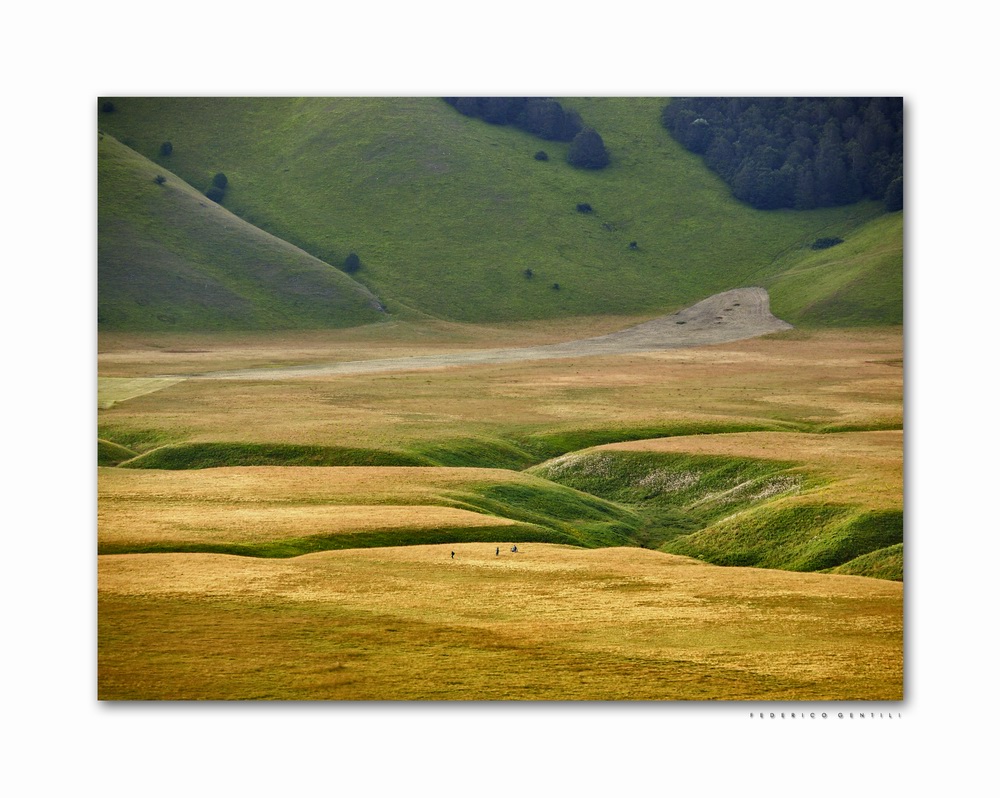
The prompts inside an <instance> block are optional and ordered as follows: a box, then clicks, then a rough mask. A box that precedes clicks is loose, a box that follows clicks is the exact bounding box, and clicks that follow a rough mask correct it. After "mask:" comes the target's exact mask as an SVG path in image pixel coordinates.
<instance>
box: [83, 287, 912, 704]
mask: <svg viewBox="0 0 1000 798" xmlns="http://www.w3.org/2000/svg"><path fill="white" fill-rule="evenodd" d="M752 299H753V298H752V296H750V295H743V294H741V295H740V296H739V297H734V296H728V297H727V296H723V298H722V299H721V300H720V299H719V298H716V301H717V302H721V303H722V304H720V305H717V306H716V305H711V307H709V306H708V305H705V306H703V307H702V308H701V310H698V311H697V312H694V310H695V309H689V310H690V311H691V312H690V313H689V311H681V312H680V313H678V314H675V317H666V318H665V319H661V320H659V321H655V322H650V323H649V324H647V325H645V326H643V325H642V324H640V325H639V326H638V327H636V326H634V322H633V326H632V327H631V328H630V329H627V330H623V331H622V332H620V333H616V332H615V329H616V327H615V326H614V324H613V322H612V320H607V319H605V320H595V321H593V322H591V325H592V326H591V328H590V330H589V332H590V334H589V335H587V332H588V329H587V327H586V325H583V324H580V325H577V326H576V327H574V326H573V323H568V324H567V326H566V330H569V329H570V328H572V331H573V332H574V333H580V332H582V333H584V334H583V335H576V336H575V337H574V338H573V339H570V338H565V337H564V338H563V340H574V341H575V343H571V344H565V343H560V336H558V335H556V336H555V339H554V340H553V336H552V333H551V332H549V333H545V332H544V331H541V330H535V331H530V330H529V331H527V332H518V331H516V330H507V331H501V332H500V333H497V332H496V331H486V330H477V329H475V328H461V327H451V328H441V327H434V326H433V325H428V326H426V327H424V328H421V329H420V331H419V334H417V335H414V330H413V329H406V330H399V331H397V332H398V333H399V335H397V336H396V337H394V334H393V332H392V330H391V329H389V328H385V327H383V328H376V327H372V328H368V329H362V330H357V331H337V332H334V333H331V334H330V335H329V336H325V335H320V334H316V335H315V336H314V337H312V338H310V337H308V336H305V337H303V336H301V335H299V336H297V337H296V336H295V335H291V336H289V337H282V336H280V335H279V336H277V337H271V338H268V337H266V336H263V337H259V338H257V339H253V340H251V339H249V338H242V339H241V338H236V339H234V338H233V337H232V336H227V335H219V336H215V337H213V336H207V335H205V336H191V337H189V338H187V339H185V340H183V341H182V340H170V341H166V340H159V339H156V338H155V336H153V337H151V336H140V335H136V336H132V337H131V338H128V337H118V338H115V337H114V336H111V337H108V338H107V340H106V341H105V342H104V343H102V352H101V355H100V360H99V367H100V390H101V392H102V394H101V397H100V401H99V407H100V408H101V409H100V410H99V434H100V437H101V438H102V443H101V446H100V448H99V456H100V457H101V458H102V464H103V466H104V467H101V468H99V474H98V492H99V498H98V513H99V519H98V547H99V555H98V593H99V610H98V660H99V674H98V681H99V686H98V692H99V696H100V697H101V698H102V699H152V698H162V699H187V698H191V699H195V698H203V699H256V698H271V699H283V698H292V699H325V698H335V699H351V700H379V699H389V700H392V699H420V700H423V699H447V700H451V699H460V700H493V699H498V700H499V699H525V700H529V699H538V700H575V699H591V700H627V699H631V700H675V699H681V700H779V699H780V700H833V699H837V700H885V701H898V700H901V699H902V693H903V678H902V669H903V662H902V660H903V644H902V635H903V588H902V583H901V579H902V509H903V506H902V475H903V471H902V455H903V440H902V369H901V365H902V333H901V330H899V329H892V330H847V331H841V332H831V331H827V332H822V333H806V332H799V331H790V332H785V333H780V334H779V335H776V336H775V335H772V336H767V337H757V338H753V339H747V340H731V339H720V340H716V341H715V342H714V343H710V342H702V343H703V344H705V345H700V346H693V347H690V348H676V347H677V346H681V345H680V344H678V343H677V342H678V341H679V340H681V339H683V337H684V336H693V337H691V338H690V339H689V340H691V341H694V340H696V339H697V338H698V336H699V335H702V334H705V335H709V336H711V335H716V334H717V333H716V331H715V330H714V329H713V328H714V327H715V326H716V325H715V322H716V321H718V319H716V316H720V315H722V316H724V317H726V318H727V319H728V318H732V319H734V320H735V319H743V320H744V321H745V322H746V323H747V324H751V323H753V319H755V318H757V319H760V320H762V323H763V324H765V327H761V328H760V330H759V331H758V332H757V333H754V335H760V334H762V333H763V332H767V331H768V329H771V328H767V327H766V325H771V324H774V323H777V324H778V325H783V323H781V322H778V321H777V320H773V321H770V320H768V317H769V314H766V313H765V312H764V311H766V302H765V303H764V304H760V303H757V304H755V303H754V302H753V301H752ZM765 299H766V295H765ZM696 307H697V306H696ZM726 308H729V310H728V311H727V310H726ZM685 313H688V314H689V315H687V316H685V315H684V314H685ZM770 319H773V317H770ZM637 321H640V322H641V321H642V320H637ZM679 321H684V322H685V323H684V324H679V323H678V322H679ZM735 323H736V322H735V321H734V324H735ZM739 323H740V324H742V323H744V322H739ZM623 326H627V325H622V324H619V325H618V327H617V329H621V327H623ZM681 330H683V331H684V332H680V331H681ZM699 330H701V331H702V332H699ZM421 335H423V336H424V338H423V339H421ZM547 335H548V336H549V337H548V338H546V336H547ZM380 336H384V338H380ZM484 343H486V344H487V347H489V346H490V344H499V346H500V347H505V346H506V347H517V348H525V347H526V349H524V352H523V353H522V354H525V353H526V354H528V355H529V356H530V359H529V360H523V361H520V360H515V359H505V358H506V356H504V357H500V358H496V357H494V356H490V357H487V358H486V359H485V360H484V359H483V358H482V353H483V351H484V347H483V344H484ZM486 351H492V352H497V351H500V352H510V351H513V349H512V348H507V349H496V348H494V349H492V350H489V349H486ZM331 355H333V356H332V357H331ZM415 361H416V362H415ZM334 362H339V363H340V364H341V365H340V366H331V363H334ZM360 362H367V363H369V364H372V363H375V364H378V365H376V366H375V367H373V368H371V369H369V370H368V372H367V373H365V370H364V368H359V366H358V365H357V364H358V363H360ZM424 367H426V368H424ZM338 369H341V370H340V371H338ZM213 372H214V373H213ZM164 375H174V376H173V377H166V376H164ZM195 375H197V376H195ZM181 377H185V378H181ZM192 377H193V378H192ZM278 377H281V379H277V378H278ZM568 544H571V545H568ZM514 545H516V546H517V548H518V551H517V552H516V553H515V552H513V551H511V548H512V547H513V546H514ZM452 553H454V556H452ZM680 555H687V556H680ZM713 562H714V563H721V564H725V565H727V566H729V567H720V566H719V565H713V564H711V563H713ZM748 565H753V566H756V567H744V566H748ZM778 569H784V570H778ZM803 571H811V572H803ZM818 571H824V572H823V573H819V572H818ZM872 576H879V577H882V578H870V577H872Z"/></svg>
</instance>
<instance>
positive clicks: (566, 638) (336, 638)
mask: <svg viewBox="0 0 1000 798" xmlns="http://www.w3.org/2000/svg"><path fill="white" fill-rule="evenodd" d="M520 548H521V551H520V552H519V553H517V554H514V553H512V552H510V551H509V549H507V548H503V549H501V554H500V556H499V557H498V556H497V555H496V553H495V547H494V546H492V545H484V544H474V543H465V544H455V545H453V546H410V547H399V548H386V549H354V550H348V551H338V552H324V553H320V554H311V555H305V556H302V557H296V558H293V559H289V560H262V559H250V558H244V557H232V556H225V555H214V554H202V555H193V554H158V555H116V556H104V557H101V558H100V561H99V569H98V572H99V584H100V601H99V606H100V609H99V613H100V615H99V617H100V622H99V667H100V686H99V695H100V697H101V698H161V699H199V698H200V699H217V698H241V699H352V700H354V699H356V700H371V699H386V700H394V699H417V700H426V699H445V700H450V699H472V700H494V699H537V700H573V699H591V700H662V699H685V700H698V699H725V700H746V699H755V700H770V699H774V700H826V699H871V700H890V701H892V700H899V699H901V698H902V665H903V663H902V633H903V628H902V598H903V588H902V585H901V584H899V583H896V582H887V581H883V580H874V579H866V578H863V577H849V576H828V575H820V574H793V573H787V572H783V571H773V570H763V569H751V568H731V569H726V568H717V567H713V566H708V565H703V564H701V563H698V562H697V561H694V560H690V559H687V558H684V557H674V556H671V555H667V554H660V553H656V552H651V551H646V550H642V549H599V550H580V549H575V548H572V547H564V546H553V545H548V544H525V545H523V546H521V547H520ZM451 551H454V552H455V558H454V559H452V558H451V557H450V552H451ZM140 665H141V667H137V666H140Z"/></svg>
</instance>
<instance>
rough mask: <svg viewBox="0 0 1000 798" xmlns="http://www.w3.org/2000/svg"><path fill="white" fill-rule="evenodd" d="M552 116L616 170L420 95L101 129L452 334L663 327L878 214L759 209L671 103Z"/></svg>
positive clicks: (215, 107) (201, 101)
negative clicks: (665, 319) (443, 323)
mask: <svg viewBox="0 0 1000 798" xmlns="http://www.w3.org/2000/svg"><path fill="white" fill-rule="evenodd" d="M562 102H563V105H564V106H566V107H568V108H575V109H576V110H578V111H579V112H580V113H581V114H582V116H583V119H584V121H585V122H586V123H588V124H591V125H593V126H594V127H596V128H597V130H599V131H600V133H601V135H602V136H603V137H604V140H605V142H606V143H607V146H608V148H609V150H610V152H611V156H612V162H611V165H610V166H609V167H608V168H606V169H604V170H601V171H598V172H594V171H588V170H578V169H574V168H572V167H570V166H568V165H567V164H566V163H565V160H564V158H565V153H566V149H567V147H568V145H566V144H561V143H554V142H543V141H541V140H539V139H536V138H533V137H532V136H530V135H528V134H526V133H523V132H521V131H518V130H515V129H512V128H507V127H496V126H492V125H489V124H487V123H485V122H483V121H480V120H477V119H470V118H466V117H463V116H462V115H460V114H459V113H457V112H456V111H455V110H454V109H452V108H451V107H449V106H448V105H447V104H446V103H444V102H443V101H441V100H439V99H436V98H425V97H411V98H339V99H336V98H335V99H330V98H228V99H227V98H116V99H114V104H115V107H116V110H115V111H114V112H113V113H108V114H104V113H102V114H100V115H99V119H98V122H99V125H100V127H101V129H103V130H105V131H107V132H109V133H112V134H114V135H115V136H117V137H119V138H120V139H121V140H122V141H124V142H125V143H127V144H129V145H130V146H131V147H133V148H134V149H136V150H137V151H138V152H140V153H142V154H143V155H145V156H147V157H149V158H152V159H157V160H158V161H159V162H161V163H162V164H163V165H165V166H169V168H170V169H171V170H173V171H174V172H176V173H177V174H178V175H180V176H181V177H182V178H183V179H184V180H186V181H187V182H189V183H191V184H192V185H193V186H195V187H196V188H197V189H198V190H203V189H205V188H206V187H207V186H208V185H209V183H210V181H211V178H212V175H214V174H215V173H216V172H219V171H222V172H224V173H225V174H226V175H227V176H228V178H229V187H228V189H227V191H226V197H225V201H224V202H225V205H226V207H227V208H229V209H230V210H232V211H233V212H234V213H236V214H238V215H239V216H240V217H242V218H243V219H246V220H247V221H249V222H251V223H253V224H255V225H257V226H259V227H260V228H262V229H264V230H267V231H268V232H270V233H273V234H274V235H276V236H279V237H281V238H282V239H285V240H287V241H289V242H291V243H293V244H295V245H297V246H300V247H302V248H303V249H304V250H306V251H307V252H309V253H311V254H313V255H315V256H316V257H318V258H320V259H321V260H324V261H326V262H328V263H341V262H342V261H343V259H344V258H345V256H346V255H347V254H348V253H349V252H352V251H353V252H357V253H358V254H359V255H360V256H361V260H362V263H363V265H362V268H361V270H360V271H359V272H358V273H357V274H356V275H355V276H356V279H357V280H358V281H360V282H362V283H364V284H365V285H367V286H368V287H370V288H371V289H372V290H373V291H374V292H375V293H376V294H377V295H378V296H379V297H380V298H381V299H382V300H384V301H385V302H386V305H387V308H388V310H389V311H390V312H393V313H395V312H405V311H407V310H408V309H415V310H418V311H420V312H422V313H427V314H430V315H433V316H438V317H442V318H447V319H454V320H462V321H496V320H512V319H529V318H548V317H556V316H567V315H586V314H593V313H610V314H637V313H647V312H648V313H656V312H667V311H671V310H674V309H676V308H678V307H681V306H684V305H687V304H690V303H692V302H694V301H697V300H700V299H702V298H704V297H705V296H708V295H710V294H712V293H715V292H718V291H721V290H726V289H729V288H733V287H736V286H741V285H749V284H758V285H759V284H762V283H764V281H767V280H772V279H773V278H776V277H777V275H778V274H779V273H780V272H781V271H782V269H783V268H787V267H788V265H789V264H788V263H787V257H788V255H789V253H796V252H799V251H801V250H802V249H803V248H804V247H807V246H808V244H809V243H811V242H812V241H813V240H814V239H815V238H817V237H820V236H832V235H837V236H840V237H844V238H846V237H847V236H848V234H849V233H850V232H851V231H852V230H854V229H855V228H857V227H858V226H859V225H861V224H863V223H865V222H867V221H868V220H870V219H872V218H873V217H875V216H877V215H878V214H879V213H880V212H881V209H880V206H879V205H878V204H875V203H869V204H862V205H856V206H850V207H846V208H835V209H823V210H817V211H809V212H796V211H769V212H762V211H755V210H753V209H752V208H750V207H749V206H746V205H743V204H741V203H739V202H737V201H735V200H734V199H733V198H732V197H731V196H730V192H729V190H728V188H727V187H726V186H725V185H724V184H723V183H722V181H721V180H719V179H718V178H716V177H715V176H714V175H712V174H711V173H710V172H709V171H708V170H707V169H706V168H705V167H704V166H703V165H702V164H701V162H700V160H699V159H698V157H697V156H694V155H692V154H691V153H688V152H686V151H684V150H683V149H682V148H681V147H680V146H679V145H678V144H677V143H676V142H674V141H673V140H672V139H671V137H670V136H669V134H668V133H667V132H666V131H665V130H664V129H663V128H662V127H661V125H660V122H659V114H660V109H661V108H662V106H663V102H664V101H663V100H660V99H656V98H624V99H622V98H617V99H616V98H594V99H582V98H572V99H563V100H562ZM167 140H169V141H171V142H172V144H173V152H172V154H171V155H169V156H166V157H164V156H160V155H159V154H158V153H159V147H160V144H161V142H163V141H167ZM540 149H544V150H545V151H546V152H548V154H549V156H550V159H549V160H548V161H537V160H535V159H534V157H533V156H534V153H535V152H537V151H538V150H540ZM582 202H586V203H589V204H590V205H592V206H593V208H594V213H592V214H581V213H578V212H577V211H576V205H577V203H582ZM633 241H634V242H636V244H637V248H635V249H632V248H630V246H629V244H630V243H631V242H633ZM526 269H531V270H532V272H533V276H532V277H531V278H530V279H529V278H527V277H526V276H525V274H524V272H525V270H526ZM556 283H558V285H559V288H558V290H557V289H555V288H553V285H554V284H556ZM893 288H894V287H893V286H887V287H886V289H887V290H892V289H893ZM310 322H311V323H314V324H320V323H321V320H320V319H317V318H316V317H315V316H313V317H311V318H310ZM112 323H115V324H120V322H112ZM303 323H304V322H303Z"/></svg>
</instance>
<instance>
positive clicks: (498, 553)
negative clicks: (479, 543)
mask: <svg viewBox="0 0 1000 798" xmlns="http://www.w3.org/2000/svg"><path fill="white" fill-rule="evenodd" d="M499 556H500V547H499V546H497V557H499Z"/></svg>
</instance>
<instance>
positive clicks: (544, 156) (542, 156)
mask: <svg viewBox="0 0 1000 798" xmlns="http://www.w3.org/2000/svg"><path fill="white" fill-rule="evenodd" d="M548 159H549V154H548V153H547V152H546V151H545V150H539V151H538V152H536V153H535V160H536V161H547V160H548Z"/></svg>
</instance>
